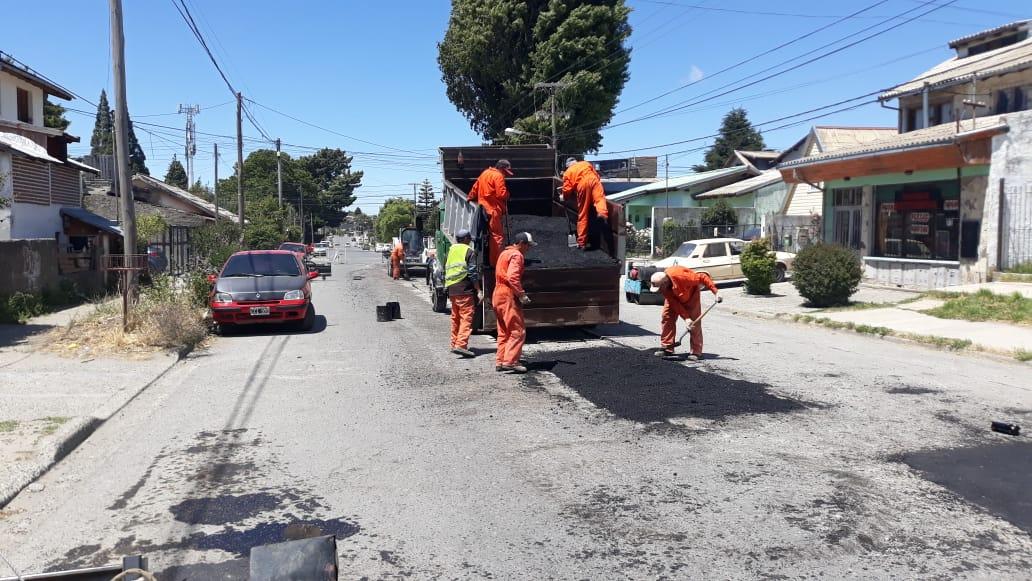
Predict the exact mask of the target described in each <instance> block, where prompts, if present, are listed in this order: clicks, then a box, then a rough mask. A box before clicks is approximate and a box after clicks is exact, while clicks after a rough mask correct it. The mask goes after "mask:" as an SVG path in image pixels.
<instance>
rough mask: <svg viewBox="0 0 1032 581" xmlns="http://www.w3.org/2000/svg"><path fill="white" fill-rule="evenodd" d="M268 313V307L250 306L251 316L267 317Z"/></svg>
mask: <svg viewBox="0 0 1032 581" xmlns="http://www.w3.org/2000/svg"><path fill="white" fill-rule="evenodd" d="M268 315H269V307H251V316H252V317H267V316H268Z"/></svg>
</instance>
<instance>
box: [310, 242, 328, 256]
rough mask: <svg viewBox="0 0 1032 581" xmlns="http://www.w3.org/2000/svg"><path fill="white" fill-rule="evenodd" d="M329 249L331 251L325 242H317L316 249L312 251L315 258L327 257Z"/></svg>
mask: <svg viewBox="0 0 1032 581" xmlns="http://www.w3.org/2000/svg"><path fill="white" fill-rule="evenodd" d="M327 249H329V244H327V243H325V242H316V243H315V249H314V250H312V254H313V255H315V256H326V251H327Z"/></svg>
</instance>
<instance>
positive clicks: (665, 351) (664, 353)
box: [653, 347, 674, 357]
mask: <svg viewBox="0 0 1032 581" xmlns="http://www.w3.org/2000/svg"><path fill="white" fill-rule="evenodd" d="M653 355H655V356H656V357H670V356H671V355H674V349H673V348H672V347H661V348H659V349H657V350H656V352H655V353H653Z"/></svg>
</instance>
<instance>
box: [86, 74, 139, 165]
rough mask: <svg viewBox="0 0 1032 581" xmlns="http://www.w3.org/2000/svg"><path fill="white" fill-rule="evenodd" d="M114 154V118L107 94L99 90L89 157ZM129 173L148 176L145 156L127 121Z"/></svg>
mask: <svg viewBox="0 0 1032 581" xmlns="http://www.w3.org/2000/svg"><path fill="white" fill-rule="evenodd" d="M114 153H115V116H114V112H113V111H112V109H111V107H110V105H108V99H107V92H106V91H104V90H103V89H101V91H100V99H99V100H98V101H97V117H96V121H95V122H94V124H93V136H92V137H90V155H113V154H114ZM129 172H130V173H142V174H145V175H150V170H149V169H147V156H146V155H145V154H144V153H143V148H142V147H140V141H139V140H138V139H136V131H135V130H134V129H133V122H132V120H131V119H130V120H129Z"/></svg>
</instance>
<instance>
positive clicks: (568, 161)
mask: <svg viewBox="0 0 1032 581" xmlns="http://www.w3.org/2000/svg"><path fill="white" fill-rule="evenodd" d="M575 163H577V158H575V157H568V158H566V167H570V166H571V165H573V164H575Z"/></svg>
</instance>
